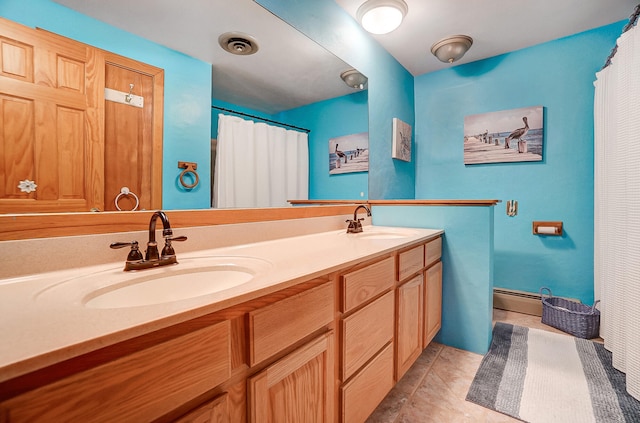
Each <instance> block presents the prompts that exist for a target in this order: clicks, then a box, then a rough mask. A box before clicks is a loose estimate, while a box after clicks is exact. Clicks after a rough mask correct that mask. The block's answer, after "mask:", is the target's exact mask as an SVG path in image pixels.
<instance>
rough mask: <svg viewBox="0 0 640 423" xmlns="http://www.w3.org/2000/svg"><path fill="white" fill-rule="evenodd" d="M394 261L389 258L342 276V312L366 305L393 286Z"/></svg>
mask: <svg viewBox="0 0 640 423" xmlns="http://www.w3.org/2000/svg"><path fill="white" fill-rule="evenodd" d="M393 265H394V260H393V257H388V258H386V259H384V260H381V261H379V262H377V263H374V264H372V265H370V266H367V267H364V268H362V269H359V270H354V271H353V272H349V273H347V274H345V275H343V276H342V312H344V313H346V312H348V311H350V310H352V309H354V308H356V307H357V306H359V305H360V304H364V303H365V302H367V301H369V300H370V299H371V298H374V297H375V296H376V295H378V294H380V293H381V292H384V291H385V290H386V289H389V288H390V287H392V286H393V282H394V279H393V278H394V275H393V272H394V267H393Z"/></svg>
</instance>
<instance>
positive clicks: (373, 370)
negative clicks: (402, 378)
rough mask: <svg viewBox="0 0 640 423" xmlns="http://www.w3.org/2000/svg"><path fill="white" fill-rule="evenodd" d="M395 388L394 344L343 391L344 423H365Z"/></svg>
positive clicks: (357, 375)
mask: <svg viewBox="0 0 640 423" xmlns="http://www.w3.org/2000/svg"><path fill="white" fill-rule="evenodd" d="M391 388H393V343H390V344H389V345H387V346H386V347H385V348H384V349H383V350H382V351H381V352H380V354H378V355H377V356H376V357H375V358H374V359H373V360H372V361H371V362H370V363H369V364H367V366H365V367H364V368H363V369H362V371H360V372H359V373H357V374H356V376H355V377H354V378H353V379H351V380H350V381H349V382H348V383H346V384H345V385H344V386H343V387H342V389H341V397H342V422H343V423H359V422H364V421H365V420H366V419H367V417H369V415H370V414H371V413H372V412H373V410H375V409H376V407H377V406H378V404H380V402H381V401H382V400H383V399H384V397H385V396H386V395H387V393H388V392H389V391H390V390H391Z"/></svg>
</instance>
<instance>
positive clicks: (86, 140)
mask: <svg viewBox="0 0 640 423" xmlns="http://www.w3.org/2000/svg"><path fill="white" fill-rule="evenodd" d="M0 19H1V18H0ZM0 57H1V59H0V87H1V88H0V121H1V122H0V128H1V130H0V213H12V212H20V213H24V212H43V211H51V212H54V211H55V212H59V211H60V212H61V211H89V210H90V209H91V208H92V207H101V205H102V197H101V192H102V189H101V188H99V186H100V184H101V180H100V178H99V175H102V173H103V172H102V169H101V166H102V151H101V144H102V143H101V138H102V133H101V129H102V128H101V125H100V123H99V122H100V121H99V112H98V103H99V92H98V91H99V90H98V87H97V84H96V80H97V78H98V77H99V70H98V69H96V60H97V59H96V50H95V49H93V48H91V47H89V46H87V45H85V44H82V43H79V42H76V41H73V40H70V39H68V38H64V37H60V36H57V35H55V34H52V33H49V32H46V31H42V30H36V29H32V28H28V27H26V26H22V25H19V24H16V23H14V22H11V21H8V20H5V19H1V20H0ZM21 181H32V183H30V182H21ZM33 184H35V186H33ZM20 185H21V186H26V185H31V186H32V187H33V188H34V190H33V191H31V192H26V191H29V189H27V190H26V191H25V190H24V189H21V188H20V187H19V186H20Z"/></svg>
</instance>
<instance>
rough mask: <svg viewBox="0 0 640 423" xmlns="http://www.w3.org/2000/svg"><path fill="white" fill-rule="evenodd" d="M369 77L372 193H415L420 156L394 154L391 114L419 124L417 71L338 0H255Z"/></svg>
mask: <svg viewBox="0 0 640 423" xmlns="http://www.w3.org/2000/svg"><path fill="white" fill-rule="evenodd" d="M256 2H257V3H259V4H261V5H262V6H264V7H266V8H267V9H269V10H270V11H271V12H273V13H274V14H276V15H277V16H279V17H280V18H282V19H283V20H285V21H286V22H288V23H289V24H291V25H292V26H294V27H295V28H297V29H298V30H299V31H301V32H302V33H304V34H306V35H307V36H308V37H310V38H311V39H313V40H314V41H315V42H317V43H318V44H320V45H321V46H323V47H324V48H326V49H327V50H329V51H330V52H332V53H333V54H335V55H336V56H338V57H339V58H340V59H342V60H344V61H345V62H347V63H349V64H350V65H351V66H353V67H355V68H356V69H358V70H359V71H360V72H362V73H363V74H365V75H366V76H367V77H368V78H369V90H368V95H369V147H370V154H369V196H368V197H369V198H371V199H403V198H411V199H412V198H414V195H415V160H412V161H411V162H410V163H407V162H403V161H398V160H393V159H392V158H391V145H392V138H391V132H392V119H393V118H394V117H396V118H399V119H402V120H403V121H405V122H407V123H409V124H411V125H413V124H414V117H415V114H414V100H413V99H414V96H413V89H414V87H413V76H412V75H411V74H410V73H409V72H408V71H407V70H406V69H404V68H403V67H402V66H401V65H400V64H399V63H398V62H397V61H396V60H395V59H394V58H393V56H391V55H390V54H389V53H387V51H386V50H384V49H383V48H382V47H381V46H380V44H378V42H377V41H376V40H375V39H373V38H372V37H371V36H370V35H369V34H368V33H367V32H366V31H364V30H363V29H362V28H361V27H360V25H359V24H358V23H357V22H356V21H355V20H354V19H353V18H352V17H351V16H349V15H348V14H347V13H346V12H345V11H344V10H343V9H342V8H341V7H340V6H339V5H338V4H337V3H336V2H335V1H334V0H302V1H301V0H256Z"/></svg>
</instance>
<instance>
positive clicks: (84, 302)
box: [0, 226, 442, 382]
mask: <svg viewBox="0 0 640 423" xmlns="http://www.w3.org/2000/svg"><path fill="white" fill-rule="evenodd" d="M441 233H442V231H441V230H434V229H417V228H392V227H378V226H364V227H363V231H362V232H360V233H355V234H348V233H346V232H345V230H339V231H337V230H333V231H328V232H321V233H315V234H309V235H302V236H294V237H287V238H281V239H275V240H271V241H263V242H256V243H249V244H242V245H236V246H231V247H222V248H215V249H210V250H201V251H197V252H192V253H180V250H179V249H178V251H177V259H178V264H175V265H169V266H162V267H157V268H152V269H146V270H140V271H130V272H125V271H123V268H124V256H123V261H122V262H119V263H110V264H104V265H96V266H90V267H86V268H75V269H70V270H64V271H56V272H49V273H43V274H38V275H31V276H25V277H18V278H14V279H5V280H0V308H1V309H2V310H3V314H4V316H5V317H4V318H3V319H2V322H0V338H1V339H3V340H4V342H2V345H1V346H0V375H1V376H0V382H2V381H5V380H9V379H12V378H15V377H17V376H20V375H22V374H26V373H29V372H33V371H35V370H38V369H40V368H44V367H46V366H49V365H52V364H55V363H57V362H60V361H62V360H64V359H67V358H72V357H74V356H77V355H80V354H84V353H87V352H89V351H93V350H95V349H97V348H101V347H105V346H108V345H113V344H116V343H118V342H122V341H125V340H127V339H132V338H134V337H136V336H140V335H144V334H145V333H149V332H151V331H155V330H159V329H162V328H165V327H169V326H171V325H175V324H178V323H181V322H185V321H188V320H190V319H193V318H197V317H199V316H204V315H206V314H208V313H212V312H215V311H218V310H223V309H225V308H228V307H231V306H234V305H237V304H241V303H243V302H246V301H249V300H253V299H256V298H259V297H261V296H264V295H267V294H271V293H274V292H277V291H280V290H283V289H285V288H289V287H292V286H295V285H297V284H300V283H303V282H306V281H310V280H312V279H313V278H317V277H319V276H322V275H327V274H328V273H330V272H334V271H336V270H338V269H342V268H345V267H346V266H352V265H354V264H357V263H359V262H362V261H363V260H370V259H373V258H375V257H378V256H381V255H384V254H387V253H389V252H391V251H394V250H397V249H398V248H402V247H403V246H404V245H412V244H415V243H417V242H423V241H424V240H427V239H430V238H434V237H436V236H438V235H440V234H441ZM193 237H194V236H193V235H190V239H192V238H193Z"/></svg>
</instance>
